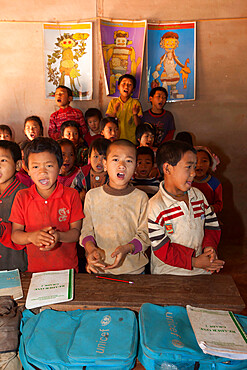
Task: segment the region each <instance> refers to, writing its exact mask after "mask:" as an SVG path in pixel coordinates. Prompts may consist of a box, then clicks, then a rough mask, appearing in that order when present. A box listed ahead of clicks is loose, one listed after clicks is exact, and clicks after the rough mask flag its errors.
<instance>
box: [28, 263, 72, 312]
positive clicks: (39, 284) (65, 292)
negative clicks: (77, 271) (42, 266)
mask: <svg viewBox="0 0 247 370" xmlns="http://www.w3.org/2000/svg"><path fill="white" fill-rule="evenodd" d="M73 288H74V270H73V269H68V270H60V271H46V272H36V273H33V274H32V279H31V282H30V286H29V289H28V293H27V300H26V308H28V309H32V308H36V307H41V306H46V305H49V304H54V303H61V302H67V301H71V300H72V299H73Z"/></svg>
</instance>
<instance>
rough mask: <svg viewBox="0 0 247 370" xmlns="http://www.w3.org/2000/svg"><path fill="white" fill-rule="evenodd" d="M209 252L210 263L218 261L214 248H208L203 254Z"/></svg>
mask: <svg viewBox="0 0 247 370" xmlns="http://www.w3.org/2000/svg"><path fill="white" fill-rule="evenodd" d="M208 251H210V252H211V253H210V255H209V258H210V262H214V261H215V260H217V259H218V256H217V254H216V251H215V249H214V248H213V247H206V248H204V249H203V253H207V252H208Z"/></svg>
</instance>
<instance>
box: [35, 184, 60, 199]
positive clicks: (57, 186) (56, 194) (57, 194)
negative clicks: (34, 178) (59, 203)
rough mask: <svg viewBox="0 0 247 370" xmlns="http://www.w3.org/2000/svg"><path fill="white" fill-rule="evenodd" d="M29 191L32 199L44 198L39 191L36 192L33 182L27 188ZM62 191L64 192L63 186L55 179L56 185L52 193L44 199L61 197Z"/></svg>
mask: <svg viewBox="0 0 247 370" xmlns="http://www.w3.org/2000/svg"><path fill="white" fill-rule="evenodd" d="M29 191H30V195H31V197H32V198H33V199H36V200H44V198H43V197H42V196H41V195H39V193H38V192H37V189H36V185H35V184H33V185H32V186H31V187H30V188H29ZM63 192H64V186H63V185H62V184H60V183H59V182H58V181H57V185H56V187H55V189H54V191H53V193H52V194H51V195H50V196H49V198H47V199H46V200H50V199H57V198H61V197H62V196H63Z"/></svg>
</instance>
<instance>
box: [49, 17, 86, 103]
mask: <svg viewBox="0 0 247 370" xmlns="http://www.w3.org/2000/svg"><path fill="white" fill-rule="evenodd" d="M44 52H45V88H46V98H49V99H51V98H54V94H55V90H56V87H57V86H58V85H65V86H67V87H69V88H70V89H71V90H72V91H73V98H74V99H76V100H91V99H92V22H85V23H77V24H75V23H73V24H62V23H61V24H54V23H50V24H44Z"/></svg>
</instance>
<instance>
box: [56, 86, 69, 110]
mask: <svg viewBox="0 0 247 370" xmlns="http://www.w3.org/2000/svg"><path fill="white" fill-rule="evenodd" d="M72 99H73V98H72V96H69V95H68V91H67V90H66V89H63V88H62V87H59V88H57V90H56V92H55V101H56V104H57V106H58V107H59V108H67V107H68V106H69V104H70V102H71V101H72Z"/></svg>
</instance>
